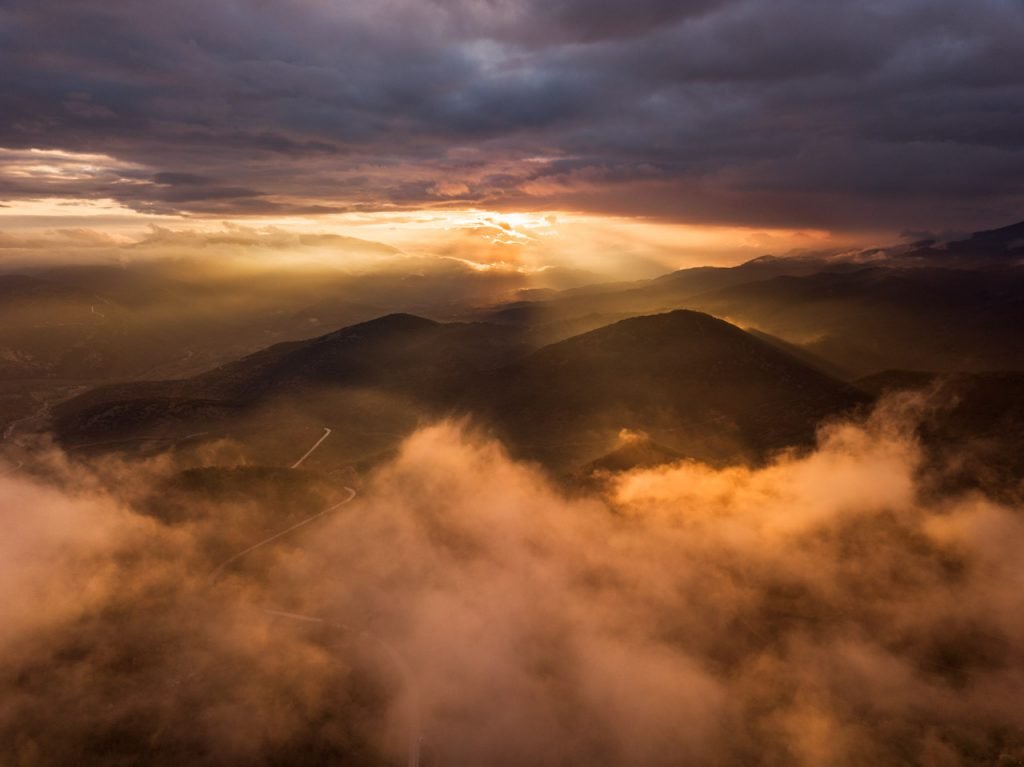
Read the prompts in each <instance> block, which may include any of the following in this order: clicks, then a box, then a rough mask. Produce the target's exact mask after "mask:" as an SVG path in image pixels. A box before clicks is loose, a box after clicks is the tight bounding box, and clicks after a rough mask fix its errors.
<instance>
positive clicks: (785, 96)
mask: <svg viewBox="0 0 1024 767" xmlns="http://www.w3.org/2000/svg"><path fill="white" fill-rule="evenodd" d="M1021 39H1024V2H1022V0H972V2H970V3H965V2H962V0H959V1H958V0H863V1H860V2H850V1H849V0H771V1H770V2H769V1H768V0H629V1H628V2H627V1H626V0H515V1H513V0H375V1H374V2H370V3H367V2H355V1H354V0H334V1H333V2H328V1H327V0H218V2H208V1H205V0H167V1H166V2H161V3H141V2H135V3H129V2H123V1H121V0H76V1H75V2H72V3H69V2H66V0H0V205H2V206H3V207H2V208H0V232H6V233H8V234H10V233H11V232H19V231H20V232H24V231H26V230H33V231H37V232H45V231H61V230H68V229H87V230H89V231H90V232H102V233H104V234H106V235H108V236H125V237H140V236H142V233H144V232H146V231H152V230H151V227H152V226H154V225H156V226H163V227H172V228H174V227H177V228H185V229H189V230H194V231H209V230H216V229H218V228H219V227H222V226H223V224H224V222H228V223H231V224H236V225H243V226H252V227H256V228H262V230H266V229H267V227H277V228H285V229H292V230H296V231H307V232H308V231H317V232H333V233H341V234H345V235H349V236H359V237H365V238H367V239H371V240H380V241H382V242H384V243H386V244H388V245H392V246H395V247H400V248H411V249H413V250H416V249H417V248H418V249H421V250H423V251H424V252H430V251H435V252H440V251H445V250H446V249H448V250H449V251H450V250H455V251H458V252H460V253H462V254H463V255H466V256H467V257H468V258H470V259H476V260H477V262H479V263H488V262H490V261H493V260H494V259H495V258H497V259H499V260H501V259H505V260H513V261H514V260H516V258H518V256H509V255H508V254H507V253H506V254H505V255H502V256H495V255H493V253H490V251H492V250H493V249H494V246H495V245H504V246H506V248H505V250H506V251H508V252H511V253H517V252H519V251H520V250H523V249H524V248H523V247H522V246H524V245H527V246H528V247H527V248H526V250H530V251H531V252H532V256H531V258H532V259H533V260H532V261H530V263H534V262H537V263H551V264H558V265H562V264H565V263H573V264H576V265H581V266H583V267H584V268H591V267H594V268H598V270H600V269H604V270H605V271H609V272H615V271H628V269H626V268H625V267H624V264H625V263H627V262H629V260H630V259H631V258H632V255H631V254H632V253H633V252H634V251H642V250H645V249H646V251H648V252H651V253H654V255H653V256H649V258H648V261H650V260H651V259H653V261H654V262H655V264H654V265H651V264H649V263H648V264H646V265H643V266H641V267H638V269H639V271H652V270H655V269H663V268H665V267H670V266H678V265H685V264H687V263H692V262H695V261H699V260H700V259H701V258H703V260H704V261H708V262H735V261H738V260H743V259H745V258H750V257H755V256H757V255H762V254H764V253H767V252H772V253H775V254H780V253H782V252H786V251H789V250H792V249H807V248H811V249H813V248H818V247H824V246H830V247H849V246H850V245H851V244H854V243H863V244H869V243H870V244H884V243H883V242H880V241H879V240H880V239H881V238H891V239H895V238H899V237H901V236H916V235H920V234H922V233H926V232H935V233H941V232H944V231H969V230H972V229H980V228H986V227H994V226H1000V225H1004V224H1008V223H1012V222H1014V221H1017V220H1020V219H1021V218H1022V217H1024V215H1022V213H1021V211H1024V46H1021V45H1020V40H1021ZM501 230H504V233H502V231H501ZM466 233H469V234H470V235H472V236H471V237H469V238H468V244H467V239H466V238H465V237H464V236H463V235H465V234H466ZM496 235H497V236H498V239H504V240H507V242H504V243H500V242H498V243H496V242H495V236H496ZM545 238H546V239H545ZM623 243H627V244H628V243H632V245H624V244H623ZM570 251H572V253H571V254H570ZM588 259H590V260H593V259H596V260H597V262H598V263H596V264H595V263H590V262H589V261H588ZM602 259H603V260H602ZM527 260H528V261H529V259H527ZM641 260H642V259H641ZM579 262H582V263H579Z"/></svg>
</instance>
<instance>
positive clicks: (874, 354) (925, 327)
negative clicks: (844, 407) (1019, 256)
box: [687, 266, 1024, 375]
mask: <svg viewBox="0 0 1024 767" xmlns="http://www.w3.org/2000/svg"><path fill="white" fill-rule="evenodd" d="M687 303H688V304H689V305H690V306H691V307H693V308H695V309H699V310H701V311H706V312H709V313H712V314H715V315H717V316H726V317H730V318H732V319H734V320H736V321H738V322H740V323H743V324H750V325H752V326H755V327H757V328H758V329H759V330H762V331H765V332H767V333H771V334H772V335H775V336H778V337H780V338H782V339H785V340H787V341H789V342H791V343H795V344H798V345H799V346H801V347H802V348H803V349H804V350H806V351H808V352H811V353H813V354H816V355H817V356H819V357H821V358H823V359H825V360H827V361H828V362H830V363H832V364H834V365H836V366H838V367H840V368H844V369H846V370H849V371H851V372H852V373H853V374H855V375H868V374H871V373H875V372H880V371H882V370H886V369H890V368H916V369H921V370H933V371H940V372H957V371H979V372H980V371H985V370H1006V369H1018V370H1024V343H1022V342H1021V339H1020V328H1022V327H1024V269H1019V268H1014V267H1005V268H998V269H974V270H967V269H943V268H925V267H921V268H892V267H884V266H873V267H868V268H861V269H857V270H855V271H845V272H839V273H837V272H823V273H819V274H814V275H809V276H804V277H790V276H787V277H776V278H773V279H770V280H762V281H758V282H752V283H746V284H743V285H736V286H733V287H730V288H725V289H722V290H718V291H713V292H710V293H705V294H702V295H699V296H694V297H691V298H690V299H689V300H688V302H687Z"/></svg>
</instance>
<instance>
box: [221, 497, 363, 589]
mask: <svg viewBox="0 0 1024 767" xmlns="http://www.w3.org/2000/svg"><path fill="white" fill-rule="evenodd" d="M344 489H345V490H347V491H348V494H349V495H348V498H346V499H345V500H343V501H338V502H337V503H335V504H333V505H331V506H328V507H327V508H326V509H324V510H323V511H320V512H318V513H316V514H314V515H313V516H311V517H306V519H303V520H302V521H300V522H296V523H295V524H294V525H292V526H290V527H286V528H285V529H284V530H281V531H280V532H277V533H274V534H273V535H272V536H270V537H269V538H264V539H263V540H262V541H259V542H257V543H254V544H253V545H252V546H249V547H248V548H246V549H243V550H242V551H239V552H238V553H237V554H234V555H233V556H230V557H228V558H227V559H225V560H224V561H223V562H221V563H220V564H219V565H217V567H215V568H214V569H213V571H212V572H211V573H210V576H209V582H210V583H214V582H215V581H216V580H217V578H219V577H220V574H221V573H222V572H224V570H225V568H227V567H230V566H231V565H232V564H234V563H235V562H237V561H238V560H239V559H241V558H242V557H244V556H245V555H246V554H250V553H252V552H253V551H256V549H259V548H262V547H264V546H266V545H267V544H268V543H273V542H274V541H276V540H279V539H281V538H284V537H285V536H286V535H288V534H289V533H293V532H295V531H296V530H298V529H299V528H300V527H305V526H306V525H308V524H310V523H311V522H316V521H317V520H318V519H320V518H321V517H325V516H327V515H328V514H330V513H331V512H332V511H335V510H337V509H340V508H341V507H342V506H344V505H345V504H346V503H350V502H351V501H352V499H353V498H355V497H356V491H355V490H353V489H352V488H351V487H346V488H344Z"/></svg>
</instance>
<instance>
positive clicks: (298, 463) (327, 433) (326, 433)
mask: <svg viewBox="0 0 1024 767" xmlns="http://www.w3.org/2000/svg"><path fill="white" fill-rule="evenodd" d="M329 436H331V430H330V429H328V428H327V427H326V426H325V427H324V434H323V436H322V437H320V439H318V440H317V441H316V442H314V443H313V447H311V448H310V449H309V450H307V451H306V453H305V455H303V456H302V458H300V459H299V460H297V461H296V462H295V463H293V464H292V465H291V468H293V469H297V468H299V467H300V466H301V465H302V462H303V461H305V460H306V459H307V458H309V457H310V456H311V455H313V451H314V450H316V449H317V448H318V447H320V445H322V444H323V441H324V440H325V439H327V438H328V437H329Z"/></svg>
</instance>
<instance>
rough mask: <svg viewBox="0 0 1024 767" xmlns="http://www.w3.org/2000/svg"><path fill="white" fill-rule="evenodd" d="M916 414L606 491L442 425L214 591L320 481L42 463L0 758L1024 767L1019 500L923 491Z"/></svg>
mask: <svg viewBox="0 0 1024 767" xmlns="http://www.w3.org/2000/svg"><path fill="white" fill-rule="evenodd" d="M913 412H914V408H913V403H912V402H908V401H903V402H890V403H889V404H887V405H885V406H883V407H882V408H880V409H879V410H878V411H876V413H875V414H874V415H872V416H871V417H870V418H869V419H868V420H866V421H864V422H861V423H847V424H836V425H833V426H832V427H830V428H829V429H828V430H826V431H825V432H824V433H823V434H822V437H821V440H820V444H819V447H818V449H817V450H816V451H814V452H812V453H810V454H808V455H804V456H799V455H786V456H781V457H780V458H778V460H776V461H775V462H774V463H772V464H770V465H768V466H766V467H764V468H761V469H747V468H731V469H724V470H715V469H711V468H709V467H707V466H704V465H701V464H696V463H689V462H684V463H681V464H677V465H674V466H669V467H664V468H660V469H656V470H646V471H638V472H633V473H629V474H625V475H618V476H614V477H611V478H610V479H609V485H608V489H607V492H606V493H605V494H604V495H603V496H601V497H590V496H587V497H567V496H566V495H564V494H563V492H561V491H559V490H557V489H556V488H554V487H553V486H552V485H551V484H550V483H549V481H548V480H547V479H545V478H544V477H543V476H541V475H540V474H539V473H538V472H537V471H536V470H535V469H534V468H532V467H530V466H525V465H521V464H517V463H515V462H513V461H511V460H509V459H508V458H507V457H506V456H505V454H504V453H503V451H502V449H501V448H500V446H498V445H496V444H494V443H493V442H490V441H488V440H487V439H485V438H482V437H480V436H478V435H474V434H473V433H472V432H467V431H466V429H465V428H464V427H462V426H458V425H453V424H439V425H436V426H433V427H429V428H426V429H424V430H422V431H420V432H419V433H417V434H416V435H414V436H413V437H411V438H410V439H409V440H408V441H407V442H406V443H405V444H404V446H403V447H402V449H401V451H400V453H399V454H398V456H397V457H396V458H395V459H394V460H392V461H391V462H389V463H388V464H387V465H385V466H383V467H381V468H380V469H378V470H377V471H376V473H375V474H374V475H373V476H372V477H371V478H370V479H369V480H368V482H367V483H366V485H365V486H363V487H361V488H360V492H359V495H358V496H357V498H356V500H355V501H353V502H352V503H351V504H349V505H347V506H345V507H343V509H342V510H339V512H338V513H337V515H336V516H334V517H332V518H330V519H328V520H326V521H324V522H323V524H321V525H320V526H319V527H318V528H317V529H315V530H313V529H310V530H309V532H308V533H306V534H304V535H299V536H297V537H295V538H292V539H287V540H284V541H282V542H280V543H279V544H277V545H275V546H274V547H268V548H266V549H263V550H260V551H257V552H254V553H253V555H252V556H251V557H249V558H248V559H243V560H240V561H239V562H238V563H236V564H235V565H233V566H232V567H231V568H229V569H228V570H227V571H225V572H224V573H223V575H222V577H221V578H220V579H219V580H217V581H216V582H213V583H211V582H210V580H209V578H208V574H209V573H210V571H211V570H212V569H213V568H214V565H215V564H216V563H217V562H219V561H221V560H223V559H224V558H225V557H226V556H228V555H230V553H232V552H235V551H239V550H241V549H242V548H244V547H245V546H246V545H247V544H248V543H251V542H252V541H253V540H254V539H255V538H257V537H262V535H264V534H265V533H263V532H262V531H263V530H266V529H276V528H275V526H280V525H282V524H284V523H285V521H287V520H290V519H295V518H296V515H299V516H301V515H303V514H305V513H307V511H303V508H304V507H309V509H318V508H321V506H319V505H318V504H324V505H325V504H327V503H329V502H330V500H331V494H332V492H333V491H332V489H331V488H330V486H329V485H325V484H323V483H320V484H318V485H316V486H313V487H311V488H309V489H307V490H304V491H301V492H298V491H295V492H291V493H289V494H286V495H284V496H281V498H283V499H285V500H278V501H269V500H267V499H268V498H269V494H267V493H264V492H263V491H260V490H257V491H256V492H254V493H252V494H251V496H250V500H247V501H246V500H244V499H242V498H240V497H238V496H237V495H235V494H232V492H228V491H227V490H225V488H226V487H229V486H230V485H229V484H225V485H222V486H220V487H221V491H219V495H218V496H217V497H216V498H213V497H206V499H205V500H200V499H199V497H198V496H195V497H191V500H188V498H189V497H188V496H182V497H181V498H179V499H178V501H174V500H173V499H174V498H175V496H173V494H170V495H169V493H168V490H167V487H168V485H166V481H167V477H169V476H170V474H169V473H170V472H171V467H170V466H168V465H166V464H164V463H163V462H162V461H161V460H159V459H157V460H154V461H151V462H150V463H149V464H148V465H133V466H122V465H120V464H116V463H112V464H106V465H102V466H100V467H98V468H96V467H94V468H93V469H92V470H90V471H85V470H83V469H82V468H81V467H77V468H76V467H73V466H68V465H66V464H65V463H64V462H63V460H62V459H60V458H59V457H55V458H53V459H51V461H50V464H49V465H48V466H47V467H46V468H45V469H43V470H40V469H37V470H36V479H34V480H32V479H27V478H20V479H19V478H16V477H12V476H8V477H6V478H4V479H3V481H2V483H0V493H2V500H3V503H2V508H4V509H5V528H6V529H7V530H8V534H7V535H5V537H4V540H3V544H2V545H3V554H4V556H3V558H2V560H0V561H2V562H3V565H2V568H3V571H2V575H3V577H2V578H0V584H2V586H0V587H2V588H3V597H4V599H3V605H4V608H3V609H4V621H3V624H2V625H3V631H2V633H0V657H2V659H3V663H2V664H0V668H3V672H2V676H0V689H2V692H3V695H2V697H0V700H2V701H3V703H2V704H0V740H2V741H3V742H4V743H7V744H13V750H11V751H9V753H14V754H15V755H16V756H15V761H14V763H16V764H20V763H26V764H28V763H32V764H61V763H65V764H66V763H69V762H70V761H74V762H75V763H79V764H108V763H109V764H113V763H121V761H123V760H125V759H128V760H132V761H140V760H143V761H146V762H147V763H152V764H165V763H166V764H178V763H182V761H188V762H189V763H191V764H207V763H209V764H235V763H238V764H242V763H244V764H287V763H302V764H317V763H321V762H323V763H327V762H329V761H332V760H334V761H337V760H338V759H343V760H344V761H346V763H352V764H378V763H395V762H401V761H403V760H404V758H405V757H404V754H405V753H406V751H407V749H408V747H409V746H410V744H417V743H422V745H421V747H422V749H423V758H424V759H427V760H431V761H434V762H436V763H439V764H493V765H524V764H530V765H544V764H551V765H556V764H557V765H564V764H608V765H615V764H622V765H626V764H647V765H658V764H678V763H679V762H680V760H683V761H685V762H686V763H688V764H715V765H742V764H763V765H807V766H812V765H814V766H817V765H822V766H824V765H863V764H872V765H903V764H921V765H929V766H930V767H938V766H940V765H953V764H958V765H962V764H979V765H980V764H997V763H999V764H1002V763H1007V764H1012V763H1015V761H1018V760H1020V759H1021V758H1022V757H1024V735H1022V734H1021V733H1022V729H1021V728H1022V726H1024V721H1022V718H1021V712H1020V706H1019V699H1020V692H1021V686H1022V684H1024V657H1022V655H1021V651H1020V648H1021V647H1022V646H1024V641H1022V640H1024V623H1022V621H1021V619H1020V616H1021V615H1022V614H1024V612H1022V608H1024V605H1022V604H1021V600H1022V596H1021V595H1022V594H1024V590H1022V589H1021V585H1022V582H1024V567H1022V566H1021V563H1020V558H1019V556H1018V552H1019V551H1020V548H1021V546H1022V545H1024V523H1022V520H1021V516H1020V514H1021V510H1020V509H1014V508H1011V507H1009V506H1006V505H1000V504H998V503H996V502H994V501H991V500H989V499H987V498H985V497H982V496H979V495H971V496H950V497H945V498H939V499H935V498H934V495H933V494H928V493H923V492H922V491H923V489H924V487H925V485H924V484H922V482H923V478H922V476H921V459H920V455H919V451H918V448H917V447H916V445H915V443H914V442H913V439H912V438H911V437H910V436H909V435H910V433H911V430H910V428H909V426H910V424H911V423H912V418H913ZM908 419H909V420H908ZM235 472H236V473H235V474H233V475H231V476H234V477H235V479H236V480H244V483H243V484H245V483H253V482H261V481H264V480H265V477H264V479H259V477H261V476H262V475H260V474H259V472H258V471H255V470H252V469H246V470H242V469H240V470H235ZM237 472H242V473H241V474H239V473H237ZM245 472H249V473H245ZM43 476H46V477H49V479H46V480H43V479H42V477H43ZM226 481H227V480H225V482H226ZM161 482H163V483H164V484H160V483H161ZM109 487H113V488H117V491H116V495H115V493H114V492H112V491H110V490H105V489H104V488H109ZM154 487H156V488H157V489H158V491H157V493H156V495H157V496H158V497H159V498H160V502H159V503H157V505H156V506H154V505H153V497H154V492H153V488H154ZM159 488H163V490H160V489H159ZM259 497H264V501H263V503H262V504H261V503H260V502H259V501H258V500H254V499H257V498H259ZM925 497H929V498H930V500H928V501H925V500H924V498H925ZM146 498H149V499H150V500H149V501H145V500H144V499H146ZM169 499H170V500H169ZM182 499H184V500H182ZM287 499H291V500H290V501H289V500H287ZM179 501H180V503H179V506H178V507H177V508H178V510H179V512H182V511H186V512H187V513H177V514H169V513H168V512H167V508H168V506H167V504H168V503H170V504H171V505H172V506H173V505H174V503H177V502H179ZM147 503H148V505H147ZM161 504H163V505H162V506H161ZM140 509H148V510H149V512H150V514H153V513H158V512H157V511H156V510H157V509H163V511H162V512H159V516H160V517H161V518H163V519H165V520H168V521H165V522H160V521H157V519H155V518H153V517H152V516H146V515H142V514H140V513H139V510H140ZM267 515H272V516H267ZM275 517H276V518H275ZM171 520H173V521H171Z"/></svg>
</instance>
